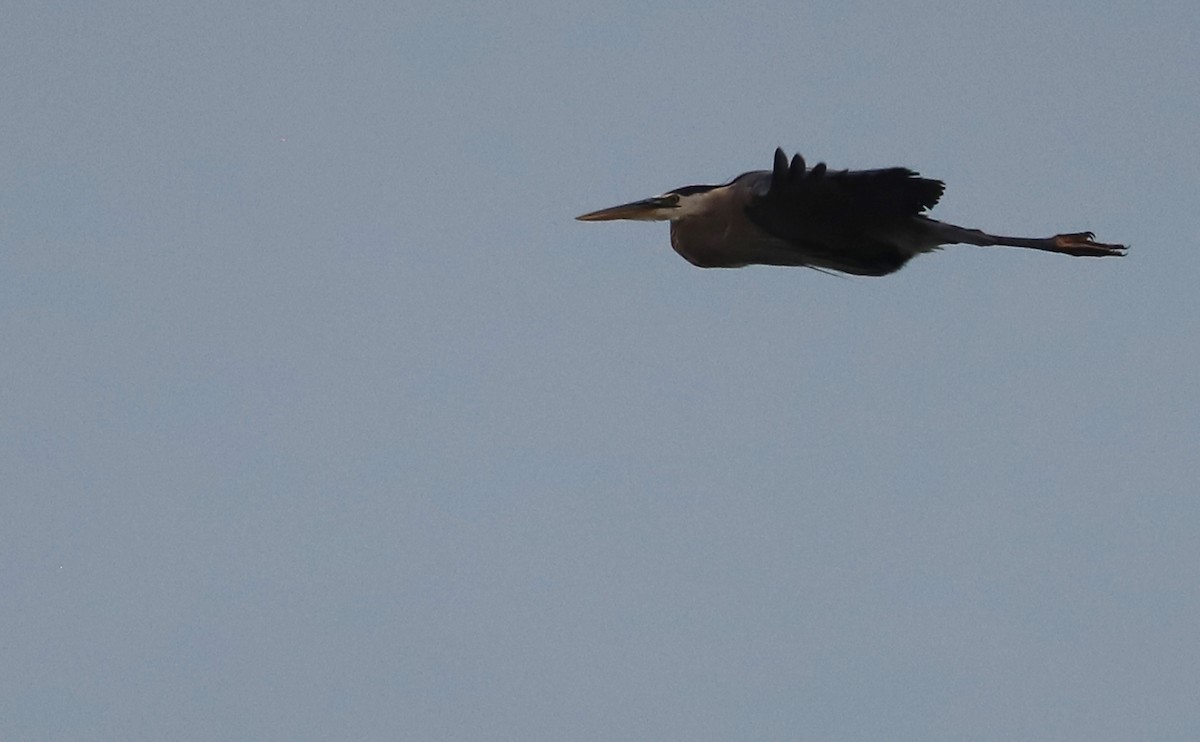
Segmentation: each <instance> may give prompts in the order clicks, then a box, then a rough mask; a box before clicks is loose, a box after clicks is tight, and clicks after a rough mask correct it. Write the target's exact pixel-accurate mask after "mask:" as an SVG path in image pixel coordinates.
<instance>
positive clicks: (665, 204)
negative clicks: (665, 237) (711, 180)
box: [575, 196, 677, 222]
mask: <svg viewBox="0 0 1200 742" xmlns="http://www.w3.org/2000/svg"><path fill="white" fill-rule="evenodd" d="M676 200H677V199H672V198H670V197H667V196H655V197H654V198H644V199H642V200H641V201H633V202H631V203H627V204H621V205H620V206H610V207H609V208H607V209H600V210H599V211H591V212H588V213H587V214H583V215H581V216H577V217H575V218H576V219H578V220H579V221H581V222H611V221H613V220H614V219H636V220H638V221H658V220H660V219H665V218H667V217H666V216H665V215H663V214H662V213H661V212H662V210H663V209H668V208H671V207H674V206H675V201H676Z"/></svg>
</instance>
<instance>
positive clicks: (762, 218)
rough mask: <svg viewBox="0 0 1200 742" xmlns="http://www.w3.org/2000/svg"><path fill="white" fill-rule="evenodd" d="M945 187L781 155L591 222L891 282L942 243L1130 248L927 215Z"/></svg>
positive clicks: (711, 250) (718, 260)
mask: <svg viewBox="0 0 1200 742" xmlns="http://www.w3.org/2000/svg"><path fill="white" fill-rule="evenodd" d="M944 189H945V184H944V183H942V181H940V180H933V179H931V178H922V177H920V176H919V175H918V174H917V173H915V172H913V171H912V170H909V169H907V168H902V167H892V168H885V169H882V170H829V169H828V168H827V167H826V166H825V163H823V162H822V163H819V164H818V165H816V166H815V167H811V168H810V167H808V166H807V165H806V164H805V162H804V158H803V157H801V156H800V155H796V156H794V157H792V159H791V160H790V161H789V160H788V158H787V155H785V154H784V153H783V150H782V149H776V150H775V163H774V167H773V168H772V169H771V170H753V171H751V172H748V173H743V174H741V175H739V176H737V177H736V178H734V179H733V180H731V181H729V182H728V183H725V184H724V185H692V186H683V187H682V188H676V189H675V190H673V191H668V192H666V193H664V194H663V195H661V196H655V197H653V198H647V199H643V200H641V201H634V202H632V203H627V204H622V205H620V206H613V207H611V208H608V209H601V210H599V211H592V212H589V213H587V214H583V215H582V216H579V217H576V218H577V219H579V220H580V221H585V222H601V221H611V220H614V219H633V220H639V221H669V222H671V247H673V248H674V249H675V252H677V253H679V254H680V255H682V256H683V257H684V259H686V260H687V261H688V262H689V263H691V264H692V265H695V266H699V267H701V268H740V267H742V266H745V265H755V264H758V265H790V266H806V267H809V268H816V269H820V270H827V271H839V272H842V273H850V274H854V275H859V276H884V275H887V274H889V273H894V272H896V271H898V270H900V269H901V268H902V267H904V264H905V263H907V262H908V261H909V260H910V259H912V258H913V256H915V255H917V254H919V253H924V252H931V251H933V250H937V249H938V248H940V247H941V246H942V245H953V244H968V245H980V246H983V247H991V246H994V245H1006V246H1009V247H1028V248H1032V249H1034V250H1046V251H1048V252H1056V253H1062V254H1064V255H1075V256H1080V257H1108V256H1121V255H1124V254H1125V246H1124V245H1109V244H1105V243H1102V242H1095V241H1094V240H1095V235H1094V234H1092V233H1091V232H1071V233H1067V234H1059V235H1055V236H1053V237H1003V236H1001V235H995V234H988V233H987V232H981V231H979V230H978V229H967V228H966V227H957V226H955V225H953V224H947V223H946V222H939V221H937V220H936V219H931V218H929V217H928V216H926V213H925V212H926V211H928V210H929V209H932V208H933V206H934V204H936V203H937V202H938V199H939V198H941V196H942V191H943V190H944Z"/></svg>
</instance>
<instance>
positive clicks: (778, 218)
mask: <svg viewBox="0 0 1200 742" xmlns="http://www.w3.org/2000/svg"><path fill="white" fill-rule="evenodd" d="M944 189H945V184H944V183H942V181H940V180H932V179H930V178H922V177H920V176H919V175H917V173H915V172H913V171H912V170H909V169H907V168H902V167H893V168H886V169H883V170H836V171H830V170H828V169H827V168H826V167H825V163H823V162H822V163H820V164H818V165H816V166H815V167H813V168H812V169H808V168H807V167H806V166H805V163H804V158H803V157H801V156H800V155H796V156H794V157H793V158H792V160H791V162H790V163H789V162H788V159H787V156H786V155H785V154H784V153H783V150H782V149H777V150H775V167H774V169H773V170H772V171H771V179H770V181H769V184H768V187H767V188H766V190H765V192H760V193H756V194H755V195H754V197H753V198H751V200H750V203H749V205H748V206H747V209H746V210H747V213H748V215H749V216H750V218H751V219H752V220H753V221H754V222H755V223H757V224H758V225H759V226H760V227H762V228H763V229H766V230H767V231H768V232H771V233H772V234H775V235H777V236H779V237H783V238H784V239H789V238H801V239H803V238H807V237H809V236H810V235H811V234H812V233H813V230H815V231H816V232H817V233H818V234H819V233H822V232H828V231H829V230H833V231H836V232H845V231H846V230H852V231H857V230H858V229H861V228H862V227H866V226H884V225H887V224H889V223H895V222H897V221H904V220H907V219H909V218H911V217H914V216H917V215H918V214H920V213H921V212H923V211H925V210H926V209H930V208H933V205H934V204H936V203H937V202H938V199H939V198H941V196H942V191H943V190H944Z"/></svg>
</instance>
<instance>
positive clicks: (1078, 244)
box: [1052, 232, 1126, 258]
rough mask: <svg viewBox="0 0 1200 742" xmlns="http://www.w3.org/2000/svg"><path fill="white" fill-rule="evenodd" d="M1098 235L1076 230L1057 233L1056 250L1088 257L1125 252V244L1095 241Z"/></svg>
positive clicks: (1114, 255) (1119, 255)
mask: <svg viewBox="0 0 1200 742" xmlns="http://www.w3.org/2000/svg"><path fill="white" fill-rule="evenodd" d="M1095 238H1096V235H1095V234H1093V233H1092V232H1074V233H1071V234H1060V235H1055V236H1054V237H1053V238H1052V239H1053V240H1054V250H1055V252H1061V253H1066V254H1067V255H1077V256H1080V257H1087V258H1103V257H1118V258H1119V257H1121V256H1123V255H1124V254H1125V249H1126V248H1125V245H1108V244H1105V243H1103V242H1094V241H1093V240H1095Z"/></svg>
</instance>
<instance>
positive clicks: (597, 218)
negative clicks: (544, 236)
mask: <svg viewBox="0 0 1200 742" xmlns="http://www.w3.org/2000/svg"><path fill="white" fill-rule="evenodd" d="M719 187H720V186H711V185H694V186H683V187H682V188H676V189H675V190H673V191H667V192H666V193H664V194H663V195H661V196H654V197H653V198H644V199H642V200H641V201H633V202H631V203H627V204H621V205H620V206H610V207H609V208H607V209H600V210H599V211H591V212H588V213H587V214H583V215H581V216H577V217H575V218H576V219H578V220H579V221H581V222H609V221H613V220H615V219H631V220H635V221H642V222H665V221H675V220H677V219H683V218H684V217H686V216H690V215H691V214H694V213H696V212H697V211H698V210H699V209H700V207H701V204H702V203H703V201H704V200H705V197H706V196H707V195H708V194H709V193H711V192H712V190H713V189H714V188H719Z"/></svg>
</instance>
